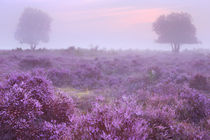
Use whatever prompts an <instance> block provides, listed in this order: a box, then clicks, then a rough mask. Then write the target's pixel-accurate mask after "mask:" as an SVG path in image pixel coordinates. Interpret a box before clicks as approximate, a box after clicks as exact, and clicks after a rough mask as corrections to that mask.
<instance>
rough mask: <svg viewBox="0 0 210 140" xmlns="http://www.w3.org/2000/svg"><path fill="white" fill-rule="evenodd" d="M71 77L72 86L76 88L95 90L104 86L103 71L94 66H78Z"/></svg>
mask: <svg viewBox="0 0 210 140" xmlns="http://www.w3.org/2000/svg"><path fill="white" fill-rule="evenodd" d="M71 75H72V86H73V87H75V88H82V89H94V88H97V87H100V85H101V84H103V83H102V82H103V81H102V73H101V70H100V68H99V67H97V66H96V65H94V64H81V65H78V67H77V69H74V70H73V71H72V72H71Z"/></svg>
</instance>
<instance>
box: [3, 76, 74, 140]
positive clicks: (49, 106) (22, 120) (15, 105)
mask: <svg viewBox="0 0 210 140" xmlns="http://www.w3.org/2000/svg"><path fill="white" fill-rule="evenodd" d="M0 97H1V99H0V116H1V117H0V122H1V123H0V137H1V139H3V140H4V139H59V137H61V136H62V135H63V134H64V130H65V129H66V125H67V124H68V122H69V117H70V114H72V113H73V110H72V107H73V106H72V102H71V100H70V99H64V98H61V97H58V96H55V95H54V93H53V90H52V88H51V87H50V85H49V84H48V81H46V80H45V79H43V78H42V77H39V76H32V75H29V74H19V75H13V76H10V77H9V78H8V80H7V81H6V82H5V83H4V84H2V86H0Z"/></svg>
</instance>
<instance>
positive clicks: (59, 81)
mask: <svg viewBox="0 0 210 140" xmlns="http://www.w3.org/2000/svg"><path fill="white" fill-rule="evenodd" d="M47 78H48V79H49V80H51V81H52V83H53V85H54V86H56V87H65V86H69V85H71V81H72V77H71V75H70V72H69V71H67V70H58V69H53V70H50V71H48V72H47ZM75 80H76V79H75Z"/></svg>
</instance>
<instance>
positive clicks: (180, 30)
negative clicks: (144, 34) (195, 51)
mask: <svg viewBox="0 0 210 140" xmlns="http://www.w3.org/2000/svg"><path fill="white" fill-rule="evenodd" d="M153 30H154V31H155V32H156V34H157V35H158V39H157V42H158V43H169V44H171V47H172V51H173V52H179V50H180V46H181V45H182V44H196V43H199V42H198V39H197V37H196V28H195V26H194V25H193V24H192V20H191V16H190V15H189V14H188V13H183V12H181V13H171V14H169V15H162V16H160V17H159V18H158V19H157V20H156V21H155V22H154V23H153Z"/></svg>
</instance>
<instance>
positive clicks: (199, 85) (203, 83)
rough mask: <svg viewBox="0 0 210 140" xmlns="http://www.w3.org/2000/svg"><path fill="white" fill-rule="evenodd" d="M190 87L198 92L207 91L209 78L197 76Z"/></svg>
mask: <svg viewBox="0 0 210 140" xmlns="http://www.w3.org/2000/svg"><path fill="white" fill-rule="evenodd" d="M190 87H191V88H194V89H198V90H206V89H207V88H208V84H207V78H206V77H204V76H202V75H200V74H197V75H195V76H194V77H193V79H192V80H191V81H190Z"/></svg>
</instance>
